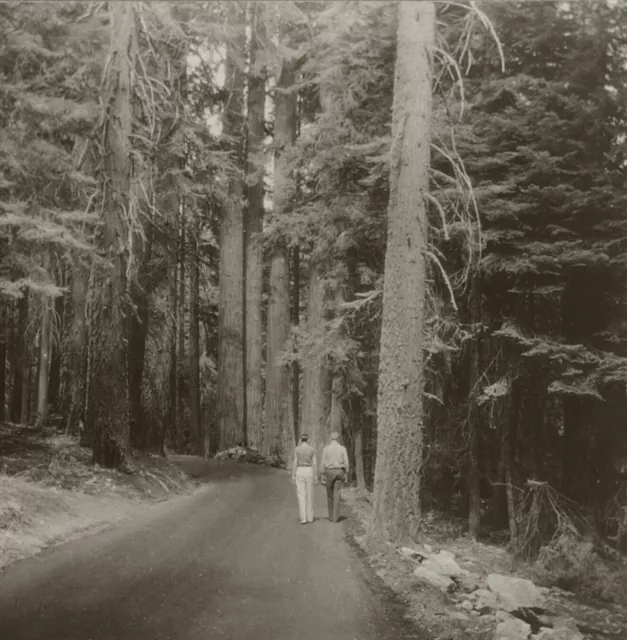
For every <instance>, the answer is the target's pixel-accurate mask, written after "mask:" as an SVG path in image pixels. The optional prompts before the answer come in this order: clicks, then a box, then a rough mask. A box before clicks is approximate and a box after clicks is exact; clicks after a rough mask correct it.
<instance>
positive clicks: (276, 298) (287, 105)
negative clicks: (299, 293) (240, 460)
mask: <svg viewBox="0 0 627 640" xmlns="http://www.w3.org/2000/svg"><path fill="white" fill-rule="evenodd" d="M293 82H294V73H293V71H292V69H291V66H290V65H289V63H287V62H285V61H284V62H283V67H282V70H281V75H280V77H279V80H278V83H277V93H276V97H275V120H274V147H275V156H274V194H273V195H274V197H273V207H272V208H273V214H274V215H277V216H278V215H281V214H284V213H286V209H287V205H288V203H289V200H290V196H291V194H292V193H293V189H294V184H293V179H292V177H291V175H290V168H289V166H288V164H287V161H286V158H285V156H284V153H285V151H286V150H288V149H289V147H291V146H292V145H293V144H294V141H295V138H296V98H295V96H294V94H292V93H286V92H285V89H286V88H287V87H290V86H291V85H292V84H293ZM289 335H290V277H289V251H288V248H287V246H286V243H285V242H284V241H279V242H277V243H276V245H275V246H274V249H273V251H272V255H271V259H270V301H269V303H268V329H267V355H266V410H265V427H266V431H265V434H264V443H263V452H264V453H265V454H266V455H275V456H278V457H279V458H280V459H281V460H283V462H284V463H285V464H286V465H288V466H289V464H290V462H291V460H290V458H291V455H292V449H293V446H294V428H293V423H292V416H291V401H290V370H289V367H288V366H287V365H285V364H284V363H282V362H281V355H282V354H283V352H284V350H285V348H286V346H287V342H288V338H289Z"/></svg>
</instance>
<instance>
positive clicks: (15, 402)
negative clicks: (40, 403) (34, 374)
mask: <svg viewBox="0 0 627 640" xmlns="http://www.w3.org/2000/svg"><path fill="white" fill-rule="evenodd" d="M27 325H28V289H22V297H21V298H18V301H17V331H16V332H15V344H14V347H15V375H14V377H13V389H12V390H11V422H16V423H17V422H21V418H22V394H23V389H24V384H25V382H27V381H28V374H27V371H26V368H27V366H28V360H29V357H28V356H29V351H28V345H27V344H26V341H25V340H24V334H25V333H26V327H27Z"/></svg>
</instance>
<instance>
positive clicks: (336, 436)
mask: <svg viewBox="0 0 627 640" xmlns="http://www.w3.org/2000/svg"><path fill="white" fill-rule="evenodd" d="M339 439H340V434H339V433H338V432H337V431H332V432H331V442H338V441H339Z"/></svg>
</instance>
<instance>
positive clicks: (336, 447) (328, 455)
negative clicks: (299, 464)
mask: <svg viewBox="0 0 627 640" xmlns="http://www.w3.org/2000/svg"><path fill="white" fill-rule="evenodd" d="M339 439H340V434H339V433H337V432H336V431H334V432H333V433H332V434H331V442H329V444H328V445H327V446H326V447H325V448H324V449H323V450H322V460H321V469H322V475H323V478H324V481H325V484H326V486H327V508H328V509H329V520H330V521H331V522H337V521H338V520H339V517H340V498H341V491H342V485H343V484H344V483H345V482H346V478H347V477H348V453H347V451H346V448H345V447H343V446H342V445H341V444H340V443H339V442H338V440H339Z"/></svg>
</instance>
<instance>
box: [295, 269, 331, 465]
mask: <svg viewBox="0 0 627 640" xmlns="http://www.w3.org/2000/svg"><path fill="white" fill-rule="evenodd" d="M320 270H321V266H320V265H319V264H318V263H316V262H315V261H314V258H313V257H312V258H311V262H310V266H309V293H308V298H307V336H308V340H310V341H311V342H310V346H309V348H308V349H307V353H306V355H305V357H304V362H303V413H302V423H301V429H302V430H303V431H306V432H307V433H309V441H310V443H311V446H312V447H314V449H315V450H316V456H317V457H318V460H320V459H321V457H322V449H323V447H324V445H325V444H326V441H327V439H328V436H329V432H330V431H329V412H330V411H331V385H332V378H331V374H330V371H329V366H328V362H327V358H326V355H324V354H323V355H321V354H320V344H319V343H321V342H322V340H324V334H325V320H326V314H325V305H326V301H327V300H326V298H327V296H326V285H325V282H324V280H323V279H322V277H321V275H320Z"/></svg>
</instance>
